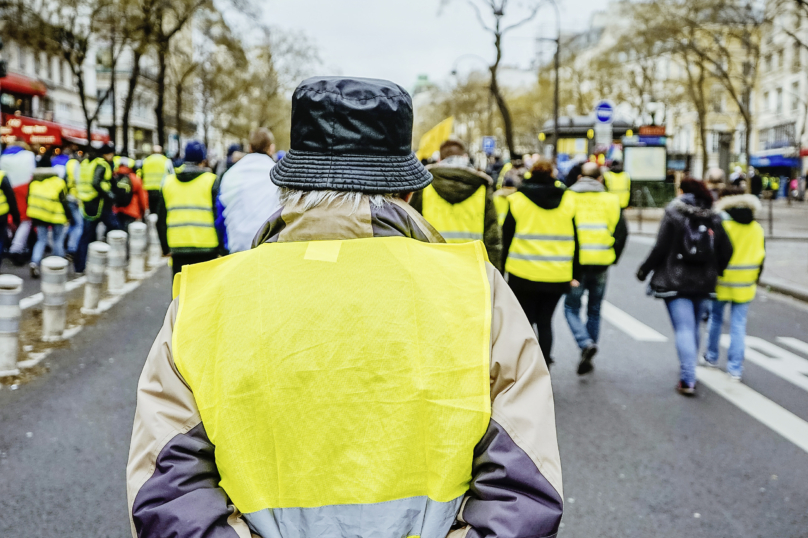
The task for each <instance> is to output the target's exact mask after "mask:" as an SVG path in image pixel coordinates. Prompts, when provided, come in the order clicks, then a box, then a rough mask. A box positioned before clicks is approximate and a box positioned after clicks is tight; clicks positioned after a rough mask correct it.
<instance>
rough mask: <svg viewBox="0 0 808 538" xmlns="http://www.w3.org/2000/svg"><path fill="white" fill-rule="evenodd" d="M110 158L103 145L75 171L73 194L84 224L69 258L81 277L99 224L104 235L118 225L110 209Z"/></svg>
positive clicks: (112, 152)
mask: <svg viewBox="0 0 808 538" xmlns="http://www.w3.org/2000/svg"><path fill="white" fill-rule="evenodd" d="M114 157H115V149H114V148H113V147H112V146H110V145H109V144H106V145H104V146H103V147H101V149H99V150H98V156H97V157H96V158H94V159H92V160H90V159H87V160H85V161H83V162H82V163H81V166H80V168H79V170H80V173H79V182H78V185H77V190H78V195H79V201H80V202H81V214H82V218H83V220H84V223H83V224H82V231H81V240H80V241H79V247H78V249H77V250H76V255H75V257H74V258H73V266H74V269H75V270H76V273H84V268H85V265H86V264H87V250H88V248H89V246H90V243H92V242H93V241H95V240H96V238H97V237H98V223H99V222H103V223H104V226H105V227H106V229H107V231H110V230H117V229H118V221H117V220H116V219H115V214H114V213H113V212H112V205H113V203H114V202H115V197H114V193H113V192H112V160H113V158H114Z"/></svg>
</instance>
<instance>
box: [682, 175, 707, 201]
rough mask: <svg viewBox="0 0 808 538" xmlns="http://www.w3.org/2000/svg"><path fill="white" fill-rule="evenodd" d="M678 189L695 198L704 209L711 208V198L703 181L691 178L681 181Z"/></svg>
mask: <svg viewBox="0 0 808 538" xmlns="http://www.w3.org/2000/svg"><path fill="white" fill-rule="evenodd" d="M679 188H680V189H682V192H683V193H685V194H692V195H693V196H695V198H696V200H697V201H698V202H700V203H701V205H704V207H708V208H709V207H713V196H712V194H710V190H709V189H708V188H707V186H706V185H705V184H704V182H703V181H699V180H698V179H692V178H687V179H683V180H682V182H681V183H680V184H679Z"/></svg>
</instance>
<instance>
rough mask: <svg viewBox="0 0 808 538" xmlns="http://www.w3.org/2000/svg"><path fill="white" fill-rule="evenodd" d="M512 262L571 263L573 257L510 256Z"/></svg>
mask: <svg viewBox="0 0 808 538" xmlns="http://www.w3.org/2000/svg"><path fill="white" fill-rule="evenodd" d="M508 257H509V258H510V259H512V260H525V261H529V262H571V261H572V256H539V255H537V254H514V253H511V254H508Z"/></svg>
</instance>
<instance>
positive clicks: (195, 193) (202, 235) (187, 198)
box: [163, 172, 219, 248]
mask: <svg viewBox="0 0 808 538" xmlns="http://www.w3.org/2000/svg"><path fill="white" fill-rule="evenodd" d="M215 181H216V174H213V173H211V172H205V173H202V174H200V175H199V176H197V177H196V178H194V179H192V180H191V181H180V180H179V179H177V176H176V175H173V174H172V175H170V176H168V177H167V178H166V181H165V184H164V185H163V201H164V202H165V204H166V212H167V215H166V225H167V228H168V231H167V234H166V235H167V239H168V246H169V248H216V247H218V246H219V236H218V235H217V234H216V228H215V227H214V221H215V216H214V213H213V193H212V192H211V191H212V189H213V183H214V182H215Z"/></svg>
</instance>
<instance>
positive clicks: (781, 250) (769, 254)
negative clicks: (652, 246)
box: [626, 200, 808, 301]
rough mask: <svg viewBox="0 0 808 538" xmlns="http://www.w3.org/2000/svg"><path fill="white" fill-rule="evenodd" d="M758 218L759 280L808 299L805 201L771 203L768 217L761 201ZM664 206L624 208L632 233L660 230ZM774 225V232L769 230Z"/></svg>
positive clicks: (807, 205) (648, 233) (766, 205)
mask: <svg viewBox="0 0 808 538" xmlns="http://www.w3.org/2000/svg"><path fill="white" fill-rule="evenodd" d="M762 203H763V211H761V212H760V213H759V214H758V222H760V224H761V226H763V229H764V230H765V232H766V263H765V265H764V269H763V276H762V277H761V279H760V283H761V284H762V285H763V286H768V287H770V288H771V289H772V290H773V291H776V292H779V293H783V294H786V295H790V296H792V297H795V298H797V299H800V300H802V301H808V203H799V204H798V203H793V204H792V205H790V206H789V205H788V203H787V202H786V201H785V200H777V201H775V202H773V203H772V207H773V212H772V215H773V217H774V219H773V221H772V222H771V225H772V226H771V228H770V221H769V202H768V201H765V200H764V201H763V202H762ZM662 214H663V210H662V209H660V208H650V209H643V210H642V220H641V221H640V218H639V211H638V210H635V209H628V210H626V218H627V219H628V225H629V230H630V232H631V234H633V235H640V236H647V237H653V236H655V235H656V233H657V231H658V230H659V220H660V219H661V218H662ZM770 229H773V231H774V235H773V236H772V235H770V233H769V231H770Z"/></svg>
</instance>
